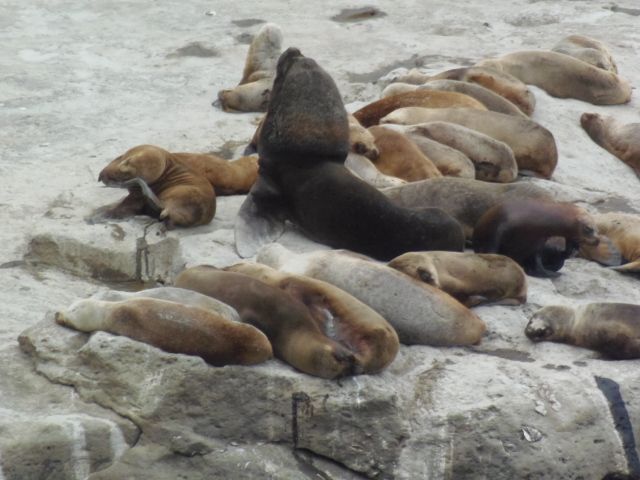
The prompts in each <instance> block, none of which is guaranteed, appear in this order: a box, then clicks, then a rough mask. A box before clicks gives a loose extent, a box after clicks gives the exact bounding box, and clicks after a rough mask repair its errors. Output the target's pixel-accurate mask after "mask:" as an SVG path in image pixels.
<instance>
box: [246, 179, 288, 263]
mask: <svg viewBox="0 0 640 480" xmlns="http://www.w3.org/2000/svg"><path fill="white" fill-rule="evenodd" d="M285 211H286V210H285V208H284V203H283V200H282V197H281V195H280V190H279V189H278V187H277V186H276V185H275V184H273V183H272V182H270V181H269V180H265V178H264V177H262V176H259V177H258V180H256V183H254V184H253V187H251V191H250V192H249V194H248V195H247V198H246V199H245V201H244V203H243V204H242V206H241V207H240V211H239V212H238V216H237V217H236V223H235V237H236V250H237V252H238V255H240V256H241V257H242V258H247V257H252V256H253V255H255V254H256V253H257V252H258V250H259V249H260V247H262V246H263V245H266V244H267V243H271V242H275V241H276V240H277V239H278V237H280V235H282V232H283V231H284V222H285V219H286V215H285Z"/></svg>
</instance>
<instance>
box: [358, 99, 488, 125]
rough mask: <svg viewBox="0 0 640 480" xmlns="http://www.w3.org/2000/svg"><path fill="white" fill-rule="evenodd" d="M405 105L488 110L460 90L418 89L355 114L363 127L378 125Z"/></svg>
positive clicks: (379, 102)
mask: <svg viewBox="0 0 640 480" xmlns="http://www.w3.org/2000/svg"><path fill="white" fill-rule="evenodd" d="M403 107H423V108H470V109H471V108H473V109H478V110H487V107H485V106H484V105H483V104H482V103H480V102H479V101H478V100H476V99H475V98H472V97H470V96H469V95H465V94H464V93H458V92H443V91H440V90H434V91H428V90H416V91H414V92H405V93H399V94H398V95H392V96H391V97H387V98H383V99H382V100H378V101H376V102H373V103H370V104H369V105H366V106H364V107H362V108H361V109H360V110H358V111H357V112H355V113H354V114H353V116H354V117H355V118H356V119H357V120H358V122H360V124H361V125H362V126H363V127H366V128H369V127H371V126H373V125H378V124H379V123H380V119H381V118H382V117H384V116H385V115H388V114H390V113H391V112H393V111H394V110H397V109H398V108H403Z"/></svg>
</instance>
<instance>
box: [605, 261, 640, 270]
mask: <svg viewBox="0 0 640 480" xmlns="http://www.w3.org/2000/svg"><path fill="white" fill-rule="evenodd" d="M609 270H615V271H616V272H621V273H640V260H638V261H635V262H631V263H626V264H624V265H621V266H619V267H609Z"/></svg>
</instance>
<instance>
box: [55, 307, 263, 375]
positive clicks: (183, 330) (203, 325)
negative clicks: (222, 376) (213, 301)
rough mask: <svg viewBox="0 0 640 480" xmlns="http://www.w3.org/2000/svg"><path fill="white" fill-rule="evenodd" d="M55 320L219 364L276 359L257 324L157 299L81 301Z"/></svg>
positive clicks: (70, 325)
mask: <svg viewBox="0 0 640 480" xmlns="http://www.w3.org/2000/svg"><path fill="white" fill-rule="evenodd" d="M56 322H58V323H59V324H61V325H65V326H68V327H72V328H75V329H77V330H81V331H83V332H94V331H96V330H103V331H105V332H109V333H113V334H115V335H123V336H126V337H129V338H132V339H134V340H138V341H141V342H144V343H148V344H149V345H153V346H154V347H158V348H160V349H162V350H164V351H166V352H170V353H184V354H186V355H197V356H199V357H202V358H203V359H204V360H205V361H206V362H207V363H210V364H211V365H215V366H223V365H231V364H238V365H253V364H256V363H261V362H264V361H265V360H268V359H270V358H272V357H273V353H272V349H271V344H270V343H269V340H267V337H266V336H265V335H264V334H263V333H262V332H261V331H260V330H258V329H257V328H255V327H252V326H251V325H245V324H242V323H236V322H232V321H229V320H226V319H224V318H223V317H221V316H219V315H216V314H214V313H212V312H210V311H208V310H203V309H201V308H196V307H191V306H188V305H183V304H179V303H174V302H167V301H165V300H158V299H155V298H131V299H128V300H123V301H119V302H103V301H100V300H92V299H88V300H80V301H78V302H75V303H73V304H71V305H70V306H69V307H68V308H66V309H64V310H61V311H59V312H58V313H56Z"/></svg>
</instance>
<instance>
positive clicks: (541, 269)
mask: <svg viewBox="0 0 640 480" xmlns="http://www.w3.org/2000/svg"><path fill="white" fill-rule="evenodd" d="M550 237H564V238H565V239H566V241H567V242H571V243H572V244H574V245H582V244H583V243H586V244H587V245H597V244H598V242H599V239H598V229H597V227H596V225H595V222H594V221H593V218H592V217H591V215H590V214H589V213H588V212H587V211H586V210H585V209H583V208H582V207H579V206H578V205H574V204H573V203H567V202H553V203H550V202H540V201H537V200H517V201H514V202H504V203H500V204H498V205H496V206H495V207H492V208H491V209H489V210H488V211H487V212H486V213H485V214H484V215H482V217H480V219H479V220H478V223H476V226H475V227H474V229H473V237H472V240H471V243H472V244H473V251H474V252H476V253H498V254H500V255H506V256H507V257H509V258H512V259H513V260H515V261H516V262H518V264H520V265H521V266H522V267H523V268H524V271H525V272H526V273H527V275H532V276H538V277H551V276H556V275H558V274H557V272H555V271H553V270H549V269H548V268H545V267H548V265H545V264H544V263H545V262H544V260H543V258H542V250H543V247H544V245H545V243H546V241H547V240H548V239H549V238H550Z"/></svg>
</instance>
